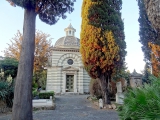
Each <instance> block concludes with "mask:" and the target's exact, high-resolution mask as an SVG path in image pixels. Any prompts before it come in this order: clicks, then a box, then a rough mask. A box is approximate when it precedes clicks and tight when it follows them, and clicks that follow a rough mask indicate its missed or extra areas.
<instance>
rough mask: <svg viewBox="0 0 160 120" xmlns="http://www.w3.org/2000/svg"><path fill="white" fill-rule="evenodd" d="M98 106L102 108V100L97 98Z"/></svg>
mask: <svg viewBox="0 0 160 120" xmlns="http://www.w3.org/2000/svg"><path fill="white" fill-rule="evenodd" d="M99 108H100V109H102V108H103V100H102V99H99Z"/></svg>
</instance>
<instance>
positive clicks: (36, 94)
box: [32, 89, 39, 98]
mask: <svg viewBox="0 0 160 120" xmlns="http://www.w3.org/2000/svg"><path fill="white" fill-rule="evenodd" d="M38 95H39V92H38V91H37V89H35V90H34V91H32V96H33V98H34V97H36V96H38Z"/></svg>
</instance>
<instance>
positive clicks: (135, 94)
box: [118, 76, 160, 120]
mask: <svg viewBox="0 0 160 120" xmlns="http://www.w3.org/2000/svg"><path fill="white" fill-rule="evenodd" d="M150 79H152V80H151V83H150V84H144V86H141V87H139V88H133V89H129V90H128V92H127V93H126V94H125V98H124V105H123V106H121V107H120V108H119V109H118V111H119V116H120V118H121V119H122V120H159V119H160V77H159V78H156V77H153V76H152V77H151V78H150Z"/></svg>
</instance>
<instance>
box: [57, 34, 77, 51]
mask: <svg viewBox="0 0 160 120" xmlns="http://www.w3.org/2000/svg"><path fill="white" fill-rule="evenodd" d="M79 43H80V39H78V38H76V37H74V36H65V37H61V38H60V39H58V40H57V42H56V43H55V45H54V47H56V48H79V47H80V44H79Z"/></svg>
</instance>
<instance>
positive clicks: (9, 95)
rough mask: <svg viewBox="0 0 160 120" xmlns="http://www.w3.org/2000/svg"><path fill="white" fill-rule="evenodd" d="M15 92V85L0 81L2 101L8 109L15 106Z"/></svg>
mask: <svg viewBox="0 0 160 120" xmlns="http://www.w3.org/2000/svg"><path fill="white" fill-rule="evenodd" d="M13 90H14V88H13V84H9V83H7V82H5V81H0V100H1V101H3V102H4V103H5V104H6V105H7V106H8V107H12V105H13V101H12V100H13V96H14V91H13Z"/></svg>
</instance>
